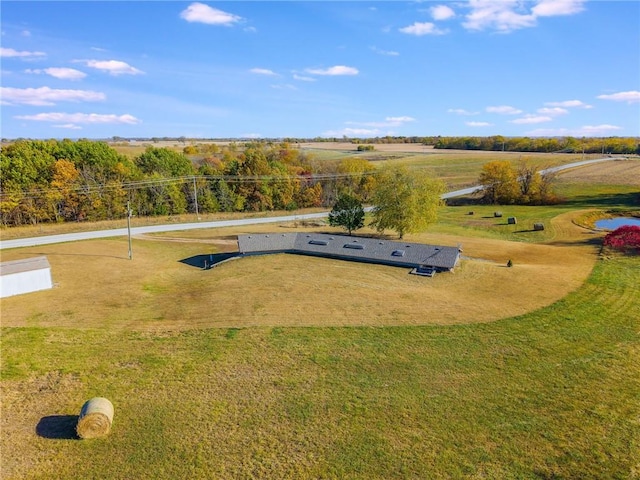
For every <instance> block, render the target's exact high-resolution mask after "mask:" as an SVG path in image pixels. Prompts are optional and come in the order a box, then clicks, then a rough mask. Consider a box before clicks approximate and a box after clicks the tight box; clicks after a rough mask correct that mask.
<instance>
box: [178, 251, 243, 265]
mask: <svg viewBox="0 0 640 480" xmlns="http://www.w3.org/2000/svg"><path fill="white" fill-rule="evenodd" d="M239 256H240V252H230V253H215V254H211V255H194V256H193V257H189V258H183V259H182V260H179V262H180V263H184V264H185V265H189V266H190V267H196V268H200V269H205V268H206V269H208V268H213V267H215V266H217V265H218V264H220V263H222V262H226V261H227V260H231V259H232V258H236V257H239Z"/></svg>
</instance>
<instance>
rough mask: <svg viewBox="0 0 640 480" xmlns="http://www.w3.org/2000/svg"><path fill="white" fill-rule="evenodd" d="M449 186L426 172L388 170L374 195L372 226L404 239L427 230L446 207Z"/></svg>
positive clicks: (379, 178) (386, 169)
mask: <svg viewBox="0 0 640 480" xmlns="http://www.w3.org/2000/svg"><path fill="white" fill-rule="evenodd" d="M444 191H445V185H444V183H443V182H442V181H441V180H438V179H435V178H432V177H430V176H429V175H427V174H426V173H424V172H420V171H409V170H408V169H407V168H406V167H402V166H401V167H385V168H383V169H382V170H381V171H380V173H379V174H378V175H377V182H376V186H375V189H374V191H373V196H372V203H373V204H374V207H373V222H372V223H371V225H372V226H374V227H375V228H376V230H377V231H378V232H383V231H384V230H386V229H391V230H395V231H396V232H398V235H399V236H400V238H403V237H404V235H405V233H416V232H421V231H424V230H426V228H427V226H429V224H431V223H433V222H435V221H436V219H437V215H438V207H440V206H441V205H442V204H443V201H442V198H441V196H442V194H443V193H444Z"/></svg>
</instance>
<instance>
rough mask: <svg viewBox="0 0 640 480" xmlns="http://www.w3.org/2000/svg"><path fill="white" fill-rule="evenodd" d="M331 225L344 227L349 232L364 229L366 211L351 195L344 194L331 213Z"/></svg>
mask: <svg viewBox="0 0 640 480" xmlns="http://www.w3.org/2000/svg"><path fill="white" fill-rule="evenodd" d="M329 225H331V226H332V227H342V228H344V229H346V230H347V231H348V232H349V235H351V232H352V231H354V230H358V229H359V228H362V227H364V209H363V208H362V203H361V202H360V200H358V199H357V198H355V197H352V196H351V195H349V194H346V193H344V194H342V195H340V196H339V197H338V201H337V202H336V204H335V205H334V206H333V209H332V210H331V212H330V213H329Z"/></svg>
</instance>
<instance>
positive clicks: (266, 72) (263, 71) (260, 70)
mask: <svg viewBox="0 0 640 480" xmlns="http://www.w3.org/2000/svg"><path fill="white" fill-rule="evenodd" d="M249 71H250V72H251V73H255V74H256V75H268V76H278V74H277V73H275V72H274V71H273V70H269V69H267V68H252V69H251V70H249Z"/></svg>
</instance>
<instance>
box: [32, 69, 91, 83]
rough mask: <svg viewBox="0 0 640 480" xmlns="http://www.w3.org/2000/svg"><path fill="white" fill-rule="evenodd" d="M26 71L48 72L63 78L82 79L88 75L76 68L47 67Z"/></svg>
mask: <svg viewBox="0 0 640 480" xmlns="http://www.w3.org/2000/svg"><path fill="white" fill-rule="evenodd" d="M25 72H26V73H35V74H43V73H45V74H47V75H51V76H52V77H55V78H59V79H62V80H81V79H83V78H84V77H86V76H87V74H86V73H84V72H81V71H80V70H76V69H75V68H64V67H51V68H45V69H36V70H31V69H29V70H25Z"/></svg>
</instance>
